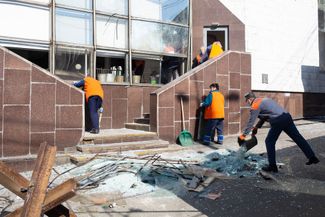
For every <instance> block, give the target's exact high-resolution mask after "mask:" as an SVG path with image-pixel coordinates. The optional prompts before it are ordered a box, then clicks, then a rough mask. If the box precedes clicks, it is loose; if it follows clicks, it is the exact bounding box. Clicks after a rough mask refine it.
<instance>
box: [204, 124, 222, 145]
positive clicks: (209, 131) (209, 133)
mask: <svg viewBox="0 0 325 217" xmlns="http://www.w3.org/2000/svg"><path fill="white" fill-rule="evenodd" d="M215 130H216V131H217V134H218V140H223V119H208V120H207V122H206V127H205V131H204V134H205V135H204V137H203V142H204V143H210V141H211V140H212V141H213V139H214V132H215ZM219 138H220V139H219ZM221 138H222V139H221ZM220 142H222V141H220Z"/></svg>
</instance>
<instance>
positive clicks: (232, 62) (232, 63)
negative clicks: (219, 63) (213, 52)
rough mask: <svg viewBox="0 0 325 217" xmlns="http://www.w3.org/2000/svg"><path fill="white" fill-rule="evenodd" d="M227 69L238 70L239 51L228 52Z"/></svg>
mask: <svg viewBox="0 0 325 217" xmlns="http://www.w3.org/2000/svg"><path fill="white" fill-rule="evenodd" d="M229 71H230V72H240V53H235V52H231V53H230V54H229Z"/></svg>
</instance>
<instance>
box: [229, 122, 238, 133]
mask: <svg viewBox="0 0 325 217" xmlns="http://www.w3.org/2000/svg"><path fill="white" fill-rule="evenodd" d="M228 125H229V126H228V128H229V135H234V134H239V133H240V130H239V123H238V124H234V123H229V124H228Z"/></svg>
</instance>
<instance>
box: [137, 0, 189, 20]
mask: <svg viewBox="0 0 325 217" xmlns="http://www.w3.org/2000/svg"><path fill="white" fill-rule="evenodd" d="M131 1H132V4H131V14H132V16H135V17H142V18H148V19H156V20H163V21H168V22H175V23H182V24H188V5H189V1H188V0H131Z"/></svg>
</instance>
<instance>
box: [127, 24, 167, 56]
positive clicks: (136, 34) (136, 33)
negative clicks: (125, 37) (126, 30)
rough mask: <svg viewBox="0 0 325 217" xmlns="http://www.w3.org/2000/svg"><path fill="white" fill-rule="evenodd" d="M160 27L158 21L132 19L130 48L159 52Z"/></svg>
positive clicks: (160, 44) (160, 46)
mask: <svg viewBox="0 0 325 217" xmlns="http://www.w3.org/2000/svg"><path fill="white" fill-rule="evenodd" d="M161 35H162V28H161V24H160V23H152V22H144V21H137V20H133V21H132V48H133V49H136V50H144V51H154V52H161V50H162V38H161Z"/></svg>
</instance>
